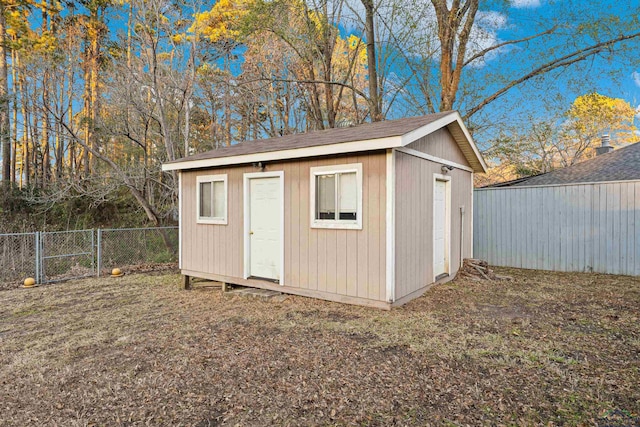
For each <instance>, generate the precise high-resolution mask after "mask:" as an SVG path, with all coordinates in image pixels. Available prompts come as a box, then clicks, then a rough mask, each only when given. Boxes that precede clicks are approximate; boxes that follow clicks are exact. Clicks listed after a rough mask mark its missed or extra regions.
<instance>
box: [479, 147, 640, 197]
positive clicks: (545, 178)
mask: <svg viewBox="0 0 640 427" xmlns="http://www.w3.org/2000/svg"><path fill="white" fill-rule="evenodd" d="M635 179H640V142H636V143H635V144H631V145H628V146H626V147H623V148H618V149H616V150H613V151H611V152H610V153H607V154H601V155H599V156H596V157H594V158H592V159H589V160H585V161H584V162H581V163H576V164H575V165H571V166H567V167H566V168H562V169H558V170H554V171H551V172H547V173H543V174H540V175H535V176H531V177H527V178H520V179H516V180H513V181H508V182H503V183H499V184H493V185H488V186H487V187H524V186H532V185H558V184H573V183H580V182H583V183H584V182H606V181H630V180H635Z"/></svg>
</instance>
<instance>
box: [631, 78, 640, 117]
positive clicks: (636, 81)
mask: <svg viewBox="0 0 640 427" xmlns="http://www.w3.org/2000/svg"><path fill="white" fill-rule="evenodd" d="M631 78H632V79H633V82H634V83H635V84H636V86H638V87H640V73H639V72H637V71H634V72H633V73H631ZM638 108H640V106H638Z"/></svg>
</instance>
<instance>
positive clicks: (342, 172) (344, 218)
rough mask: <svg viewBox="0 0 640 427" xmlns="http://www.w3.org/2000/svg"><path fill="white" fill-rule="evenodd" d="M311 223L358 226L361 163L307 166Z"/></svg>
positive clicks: (315, 226) (355, 227)
mask: <svg viewBox="0 0 640 427" xmlns="http://www.w3.org/2000/svg"><path fill="white" fill-rule="evenodd" d="M311 195H312V197H311V212H312V217H311V225H312V227H314V228H354V229H362V164H360V163H358V164H349V165H336V166H323V167H315V168H311Z"/></svg>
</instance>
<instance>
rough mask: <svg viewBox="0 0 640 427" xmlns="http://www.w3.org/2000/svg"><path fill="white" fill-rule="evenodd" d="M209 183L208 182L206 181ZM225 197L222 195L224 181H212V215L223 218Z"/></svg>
mask: <svg viewBox="0 0 640 427" xmlns="http://www.w3.org/2000/svg"><path fill="white" fill-rule="evenodd" d="M208 184H210V183H208ZM226 202H227V201H226V198H225V197H224V181H213V217H214V218H224V213H225V211H226V206H225V204H226Z"/></svg>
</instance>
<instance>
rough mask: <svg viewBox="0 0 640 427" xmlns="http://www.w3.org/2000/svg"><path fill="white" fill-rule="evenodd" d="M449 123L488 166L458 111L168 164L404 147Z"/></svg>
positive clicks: (480, 168) (471, 157) (478, 165)
mask: <svg viewBox="0 0 640 427" xmlns="http://www.w3.org/2000/svg"><path fill="white" fill-rule="evenodd" d="M443 127H447V128H448V129H449V131H450V132H451V135H452V136H453V138H454V139H455V140H456V142H457V144H458V146H459V147H460V149H461V150H462V153H463V154H464V156H465V158H466V159H467V161H468V162H469V164H470V165H471V167H472V169H473V170H474V172H486V169H487V165H486V164H485V162H484V159H483V158H482V156H481V155H480V152H479V151H478V148H477V147H476V145H475V143H474V142H473V139H472V138H471V135H470V134H469V131H468V130H467V128H466V126H465V125H464V123H463V122H462V118H461V117H460V114H458V113H457V112H456V111H447V112H443V113H437V114H430V115H427V116H420V117H409V118H404V119H398V120H387V121H382V122H375V123H366V124H362V125H359V126H355V127H348V128H335V129H326V130H320V131H315V132H309V133H300V134H295V135H285V136H281V137H277V138H268V139H260V140H256V141H248V142H243V143H239V144H235V145H232V146H230V147H223V148H219V149H217V150H211V151H207V152H204V153H200V154H196V155H193V156H189V157H184V158H182V159H179V160H174V161H172V162H168V163H165V164H164V165H163V166H162V169H163V170H165V171H167V170H184V169H197V168H206V167H214V166H224V165H233V164H243V163H253V162H264V161H273V160H283V159H295V158H302V157H312V156H326V155H332V154H343V153H353V152H358V151H369V150H380V149H387V148H399V147H404V146H406V145H408V144H410V143H411V142H414V141H416V140H417V139H419V138H422V137H423V136H425V135H428V134H430V133H433V132H435V131H436V130H438V129H441V128H443Z"/></svg>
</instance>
